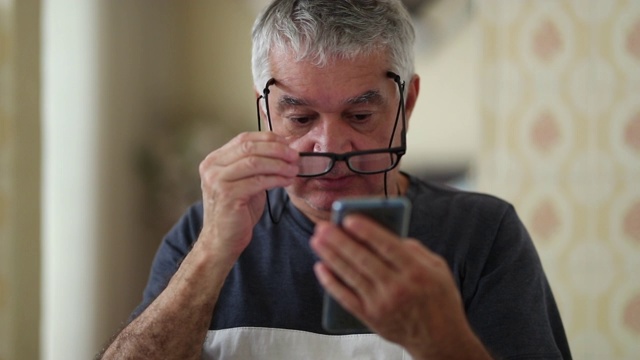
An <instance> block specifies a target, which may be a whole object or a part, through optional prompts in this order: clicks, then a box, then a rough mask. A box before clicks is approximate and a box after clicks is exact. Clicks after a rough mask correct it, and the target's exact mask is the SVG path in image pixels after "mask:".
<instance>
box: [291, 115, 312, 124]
mask: <svg viewBox="0 0 640 360" xmlns="http://www.w3.org/2000/svg"><path fill="white" fill-rule="evenodd" d="M311 120H312V119H311V117H310V116H292V117H289V121H291V122H293V123H295V124H298V125H306V124H308V123H310V122H311Z"/></svg>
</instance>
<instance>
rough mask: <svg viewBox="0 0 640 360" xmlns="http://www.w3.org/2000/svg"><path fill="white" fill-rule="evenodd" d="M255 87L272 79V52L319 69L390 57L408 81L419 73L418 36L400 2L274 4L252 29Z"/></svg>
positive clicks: (278, 0) (282, 0)
mask: <svg viewBox="0 0 640 360" xmlns="http://www.w3.org/2000/svg"><path fill="white" fill-rule="evenodd" d="M252 36H253V49H252V57H251V65H252V72H253V82H254V85H255V87H256V89H258V91H260V90H262V87H264V85H265V83H266V82H267V81H268V80H269V79H270V78H271V69H270V66H269V54H270V51H271V50H273V49H277V50H281V51H288V52H292V53H293V54H295V56H296V57H295V59H296V60H297V61H300V60H308V61H311V62H312V63H314V64H315V65H317V66H324V65H326V64H327V63H328V62H329V61H330V60H331V59H335V58H339V59H353V58H355V57H356V56H360V55H365V56H366V55H369V54H373V53H374V52H379V51H384V52H387V54H388V56H389V60H390V64H391V67H392V68H391V69H389V70H391V71H394V72H397V73H398V74H399V75H400V76H402V78H403V79H405V80H409V79H410V78H411V76H412V75H413V72H414V53H413V46H414V40H415V32H414V29H413V25H412V23H411V17H410V16H409V13H408V12H407V10H406V9H405V8H404V6H403V5H402V3H401V1H400V0H377V1H372V0H275V1H273V2H272V3H271V4H270V5H269V6H267V7H266V8H265V9H264V10H263V11H262V13H261V14H260V15H259V16H258V18H257V19H256V21H255V23H254V25H253V35H252Z"/></svg>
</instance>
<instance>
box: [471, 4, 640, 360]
mask: <svg viewBox="0 0 640 360" xmlns="http://www.w3.org/2000/svg"><path fill="white" fill-rule="evenodd" d="M478 4H479V10H480V16H481V24H482V25H481V27H482V33H483V35H482V37H483V43H482V49H483V50H482V51H483V52H482V55H481V62H482V64H481V70H482V74H481V76H482V80H481V86H482V90H481V94H482V102H481V104H482V109H481V111H482V119H483V124H482V129H483V131H482V134H481V138H482V142H483V145H482V151H481V153H480V156H479V165H478V167H477V169H476V170H477V180H478V186H479V188H480V189H481V190H482V191H487V192H490V193H493V194H497V195H499V196H501V197H503V198H505V199H507V200H509V201H511V202H512V203H513V204H514V205H515V206H516V209H518V211H519V213H520V216H521V218H522V219H523V221H524V222H525V224H526V225H527V227H528V229H529V231H530V233H531V235H532V237H533V239H534V242H535V244H536V246H537V248H538V251H539V253H540V256H541V258H542V261H543V264H544V266H545V269H546V271H547V274H548V276H549V279H550V281H551V285H552V288H553V291H554V293H555V295H556V299H557V300H558V302H559V306H560V310H561V312H562V316H563V319H564V324H565V328H566V331H567V333H568V336H569V341H570V344H571V346H572V351H573V354H574V357H575V358H576V359H637V357H638V354H640V281H639V280H638V274H640V1H636V0H607V1H601V0H563V1H550V0H523V1H512V0H487V1H483V2H479V3H478Z"/></svg>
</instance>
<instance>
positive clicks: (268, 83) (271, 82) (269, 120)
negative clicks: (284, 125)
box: [256, 78, 276, 131]
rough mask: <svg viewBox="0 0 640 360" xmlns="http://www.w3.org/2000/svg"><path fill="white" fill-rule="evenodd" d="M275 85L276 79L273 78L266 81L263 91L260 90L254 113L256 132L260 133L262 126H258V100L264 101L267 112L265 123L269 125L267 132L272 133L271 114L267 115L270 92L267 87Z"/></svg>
mask: <svg viewBox="0 0 640 360" xmlns="http://www.w3.org/2000/svg"><path fill="white" fill-rule="evenodd" d="M275 83H276V79H274V78H271V79H269V81H267V83H266V85H265V86H264V90H262V95H260V96H258V98H257V99H256V112H257V113H258V131H262V126H261V125H260V99H264V103H265V107H266V110H267V122H268V123H269V131H273V129H272V128H271V114H270V113H269V101H267V100H268V97H269V93H270V92H271V90H269V86H271V85H273V84H275Z"/></svg>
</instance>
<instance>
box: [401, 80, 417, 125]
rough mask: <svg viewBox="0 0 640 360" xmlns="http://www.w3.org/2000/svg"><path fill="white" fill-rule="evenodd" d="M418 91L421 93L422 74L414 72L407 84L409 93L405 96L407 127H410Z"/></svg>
mask: <svg viewBox="0 0 640 360" xmlns="http://www.w3.org/2000/svg"><path fill="white" fill-rule="evenodd" d="M418 93H420V76H419V75H418V74H413V76H412V77H411V80H410V81H409V84H408V85H407V94H406V96H405V106H404V113H405V117H406V119H407V129H408V128H409V119H410V118H411V114H412V113H413V109H414V108H415V106H416V102H417V101H418Z"/></svg>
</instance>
